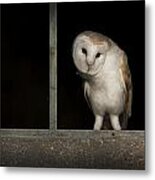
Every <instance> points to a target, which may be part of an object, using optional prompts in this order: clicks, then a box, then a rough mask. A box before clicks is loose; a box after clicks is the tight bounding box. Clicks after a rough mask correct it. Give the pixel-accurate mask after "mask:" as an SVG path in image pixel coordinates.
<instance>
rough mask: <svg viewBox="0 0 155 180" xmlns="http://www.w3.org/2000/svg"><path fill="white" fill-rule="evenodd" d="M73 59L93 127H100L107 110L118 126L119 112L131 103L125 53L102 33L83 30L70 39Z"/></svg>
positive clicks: (121, 112) (129, 107) (122, 111)
mask: <svg viewBox="0 0 155 180" xmlns="http://www.w3.org/2000/svg"><path fill="white" fill-rule="evenodd" d="M73 60H74V64H75V66H76V67H77V69H78V70H79V72H80V73H82V74H83V77H85V85H84V96H85V99H86V100H87V102H88V104H89V106H90V107H91V109H92V111H93V113H94V116H95V123H94V129H95V130H100V129H101V128H102V124H103V120H104V115H105V113H108V114H109V118H110V121H111V125H112V127H113V129H115V130H120V129H121V125H120V122H119V116H120V115H121V114H123V113H125V114H129V113H130V112H129V111H130V110H131V103H132V83H131V76H130V71H129V67H128V64H127V58H126V56H125V53H124V52H123V51H122V50H121V49H120V48H119V47H118V46H117V45H116V44H115V43H114V42H113V41H112V40H111V39H109V38H107V37H106V36H103V35H101V34H99V33H95V32H91V31H86V32H83V33H81V34H80V35H78V36H77V38H76V39H75V41H74V44H73ZM125 117H127V116H125ZM123 128H124V127H123Z"/></svg>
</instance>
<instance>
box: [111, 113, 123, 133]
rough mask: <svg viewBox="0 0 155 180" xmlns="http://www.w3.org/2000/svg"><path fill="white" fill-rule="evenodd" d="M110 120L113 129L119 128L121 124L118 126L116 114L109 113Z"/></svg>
mask: <svg viewBox="0 0 155 180" xmlns="http://www.w3.org/2000/svg"><path fill="white" fill-rule="evenodd" d="M110 121H111V125H112V128H113V129H114V130H117V131H119V130H121V126H120V122H119V117H118V116H116V115H112V114H111V115H110Z"/></svg>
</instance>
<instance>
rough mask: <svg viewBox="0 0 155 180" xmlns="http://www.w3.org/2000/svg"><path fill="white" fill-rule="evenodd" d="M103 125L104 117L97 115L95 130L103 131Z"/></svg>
mask: <svg viewBox="0 0 155 180" xmlns="http://www.w3.org/2000/svg"><path fill="white" fill-rule="evenodd" d="M102 124H103V117H102V116H98V115H97V116H96V117H95V124H94V130H101V128H102Z"/></svg>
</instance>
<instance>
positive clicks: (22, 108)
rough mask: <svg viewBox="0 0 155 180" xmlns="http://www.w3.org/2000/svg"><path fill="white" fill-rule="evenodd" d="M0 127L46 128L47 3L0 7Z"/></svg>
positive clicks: (47, 96)
mask: <svg viewBox="0 0 155 180" xmlns="http://www.w3.org/2000/svg"><path fill="white" fill-rule="evenodd" d="M1 127H2V128H49V4H3V5H1Z"/></svg>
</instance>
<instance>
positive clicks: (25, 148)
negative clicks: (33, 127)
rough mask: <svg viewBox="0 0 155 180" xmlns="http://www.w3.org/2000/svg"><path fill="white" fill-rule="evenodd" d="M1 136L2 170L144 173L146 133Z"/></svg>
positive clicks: (67, 133) (59, 133)
mask: <svg viewBox="0 0 155 180" xmlns="http://www.w3.org/2000/svg"><path fill="white" fill-rule="evenodd" d="M0 134H1V137H0V155H1V162H0V164H1V166H17V167H19V166H22V167H54V168H95V169H96V168H104V169H137V170H138V169H139V170H144V169H145V152H144V149H145V146H144V145H145V144H144V131H139V132H135V131H127V132H126V131H121V132H115V131H102V132H94V131H91V132H89V131H88V132H84V131H82V132H80V131H77V132H71V131H68V132H65V131H64V132H63V131H61V132H58V131H56V132H55V133H53V134H52V133H51V134H50V133H49V134H46V135H43V132H42V134H41V135H39V134H38V135H26V133H24V135H23V136H22V135H20V134H18V133H17V134H16V135H15V134H12V133H11V134H9V133H5V132H3V133H0Z"/></svg>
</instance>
